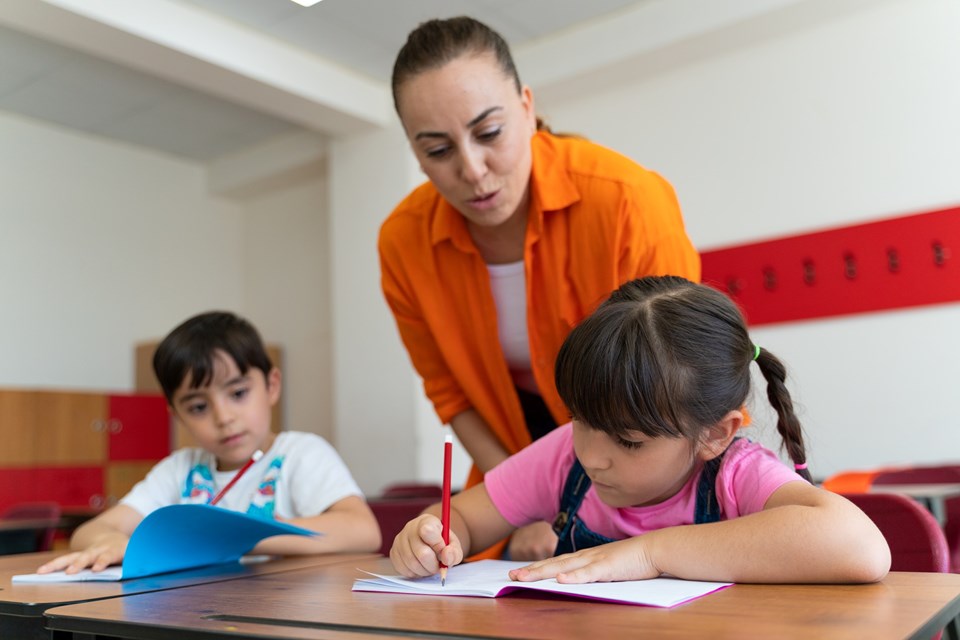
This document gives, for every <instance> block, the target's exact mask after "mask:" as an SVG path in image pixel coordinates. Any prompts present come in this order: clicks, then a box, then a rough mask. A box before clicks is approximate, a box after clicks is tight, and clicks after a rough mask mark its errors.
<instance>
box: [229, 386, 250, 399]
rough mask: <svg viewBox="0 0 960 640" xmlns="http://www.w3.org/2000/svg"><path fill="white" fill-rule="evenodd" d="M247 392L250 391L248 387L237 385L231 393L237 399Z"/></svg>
mask: <svg viewBox="0 0 960 640" xmlns="http://www.w3.org/2000/svg"><path fill="white" fill-rule="evenodd" d="M248 393H250V389H248V388H247V387H238V388H237V389H234V390H233V392H232V395H233V397H234V398H237V399H238V400H239V399H240V398H243V397H244V396H246V395H247V394H248Z"/></svg>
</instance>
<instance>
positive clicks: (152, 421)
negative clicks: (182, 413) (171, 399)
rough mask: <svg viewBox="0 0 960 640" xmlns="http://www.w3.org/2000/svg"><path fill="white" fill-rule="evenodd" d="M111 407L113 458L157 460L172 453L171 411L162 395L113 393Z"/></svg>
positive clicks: (109, 399)
mask: <svg viewBox="0 0 960 640" xmlns="http://www.w3.org/2000/svg"><path fill="white" fill-rule="evenodd" d="M108 406H109V412H108V418H107V424H106V431H107V434H108V435H107V437H108V440H109V455H108V457H109V459H110V460H111V461H118V460H153V461H157V460H160V459H161V458H163V457H164V456H166V455H167V454H169V453H170V439H171V430H170V413H169V412H168V411H167V402H166V400H165V399H164V397H163V396H162V395H157V394H131V395H111V396H110V397H109V398H108Z"/></svg>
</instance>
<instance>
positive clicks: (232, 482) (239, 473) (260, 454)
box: [210, 449, 263, 505]
mask: <svg viewBox="0 0 960 640" xmlns="http://www.w3.org/2000/svg"><path fill="white" fill-rule="evenodd" d="M262 457H263V451H260V449H257V450H256V451H254V452H253V455H252V456H250V459H249V460H247V462H246V464H244V465H243V466H242V467H240V471H237V475H235V476H233V479H232V480H230V482H228V483H227V486H225V487H224V488H223V489H220V493H218V494H217V495H215V496H214V497H213V500H211V501H210V504H211V505H214V504H217V503H218V502H220V500H221V499H222V498H223V496H224V495H225V494H226V493H227V491H230V487H232V486H233V485H235V484H237V480H239V479H240V478H241V477H243V474H245V473H246V472H247V469H249V468H250V467H252V466H253V463H254V462H256V461H257V460H259V459H260V458H262Z"/></svg>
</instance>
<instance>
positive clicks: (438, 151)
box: [424, 147, 450, 158]
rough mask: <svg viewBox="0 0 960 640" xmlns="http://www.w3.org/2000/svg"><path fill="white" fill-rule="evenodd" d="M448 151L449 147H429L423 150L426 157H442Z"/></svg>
mask: <svg viewBox="0 0 960 640" xmlns="http://www.w3.org/2000/svg"><path fill="white" fill-rule="evenodd" d="M448 151H450V147H431V148H430V149H427V150H426V151H424V153H426V154H427V157H428V158H442V157H443V156H445V155H446V154H447V152H448Z"/></svg>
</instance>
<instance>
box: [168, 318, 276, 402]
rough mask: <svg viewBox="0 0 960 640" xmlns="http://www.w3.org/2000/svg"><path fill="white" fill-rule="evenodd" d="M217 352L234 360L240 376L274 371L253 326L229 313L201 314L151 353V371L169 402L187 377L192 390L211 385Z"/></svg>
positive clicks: (183, 325)
mask: <svg viewBox="0 0 960 640" xmlns="http://www.w3.org/2000/svg"><path fill="white" fill-rule="evenodd" d="M216 351H223V352H224V353H225V354H227V355H228V356H230V357H231V358H233V361H234V362H235V363H236V364H237V368H238V369H240V373H243V374H246V372H247V371H248V370H249V369H250V368H251V367H255V368H257V369H260V370H261V371H263V375H264V376H268V375H269V374H270V371H271V369H273V364H272V363H271V362H270V357H269V356H268V355H267V350H266V348H264V346H263V341H262V340H261V339H260V334H259V333H258V332H257V330H256V329H255V328H254V326H253V325H252V324H250V323H249V322H247V321H246V320H244V319H243V318H241V317H239V316H237V315H235V314H233V313H230V312H228V311H209V312H207V313H201V314H199V315H196V316H193V317H192V318H190V319H188V320H186V321H184V322H183V323H181V324H180V325H179V326H178V327H176V328H175V329H174V330H173V331H171V332H170V333H169V334H168V335H167V337H166V338H164V339H163V341H161V342H160V345H159V346H158V347H157V351H156V352H155V353H154V354H153V371H154V373H155V374H156V375H157V380H158V381H159V382H160V386H161V388H163V395H165V396H166V397H167V402H168V403H170V404H172V403H173V392H174V391H176V390H177V388H178V387H179V386H180V385H181V384H182V383H183V381H184V380H185V379H186V378H187V376H188V375H189V376H190V388H191V389H196V388H198V387H202V386H204V385H207V384H209V383H210V379H211V378H212V377H213V359H214V355H215V352H216Z"/></svg>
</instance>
